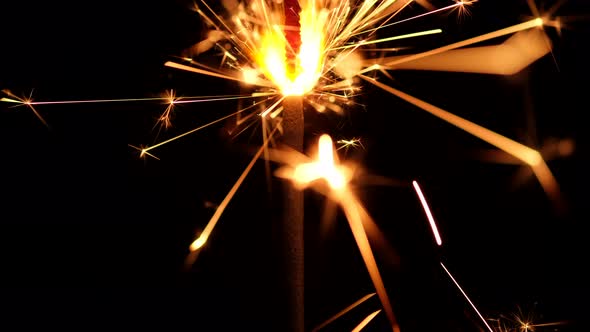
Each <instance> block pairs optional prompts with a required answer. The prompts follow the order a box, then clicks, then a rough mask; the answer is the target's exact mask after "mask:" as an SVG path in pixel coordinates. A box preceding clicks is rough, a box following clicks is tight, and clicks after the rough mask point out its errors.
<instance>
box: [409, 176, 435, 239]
mask: <svg viewBox="0 0 590 332" xmlns="http://www.w3.org/2000/svg"><path fill="white" fill-rule="evenodd" d="M412 185H413V186H414V189H415V190H416V194H418V198H420V202H421V203H422V207H423V208H424V212H425V213H426V217H427V218H428V222H429V223H430V228H431V229H432V234H433V235H434V239H435V240H436V244H438V245H439V246H441V245H442V239H441V238H440V234H439V232H438V227H436V222H435V221H434V217H433V216H432V212H430V208H429V207H428V202H426V198H425V197H424V194H423V193H422V190H421V189H420V186H419V185H418V182H416V181H412Z"/></svg>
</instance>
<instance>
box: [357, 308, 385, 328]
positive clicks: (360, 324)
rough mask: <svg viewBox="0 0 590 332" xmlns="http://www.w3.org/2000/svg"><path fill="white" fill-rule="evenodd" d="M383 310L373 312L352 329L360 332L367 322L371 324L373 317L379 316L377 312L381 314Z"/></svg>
mask: <svg viewBox="0 0 590 332" xmlns="http://www.w3.org/2000/svg"><path fill="white" fill-rule="evenodd" d="M380 312H381V310H377V311H375V312H373V313H371V314H369V316H367V317H365V319H363V320H362V321H361V322H360V323H359V325H357V326H356V327H355V328H354V329H352V332H360V331H361V330H362V329H364V328H365V326H367V324H369V323H370V322H371V321H372V320H373V318H375V316H377V314H379V313H380Z"/></svg>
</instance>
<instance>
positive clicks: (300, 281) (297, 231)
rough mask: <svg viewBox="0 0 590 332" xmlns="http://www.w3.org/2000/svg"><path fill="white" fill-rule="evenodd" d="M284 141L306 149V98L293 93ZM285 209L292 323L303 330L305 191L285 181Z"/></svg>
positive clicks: (287, 106)
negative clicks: (304, 143)
mask: <svg viewBox="0 0 590 332" xmlns="http://www.w3.org/2000/svg"><path fill="white" fill-rule="evenodd" d="M282 124H283V138H282V140H283V143H284V144H286V145H288V146H289V147H291V148H292V149H295V150H297V151H299V152H301V151H302V150H303V101H302V99H301V97H299V96H290V97H287V98H285V100H284V101H283V121H282ZM284 191H285V209H284V212H283V227H284V236H285V250H286V252H285V255H286V257H285V259H286V265H287V285H288V287H289V289H290V294H289V300H290V301H289V302H290V303H289V304H290V307H291V308H290V310H291V317H290V319H289V320H290V324H291V330H292V331H294V332H303V331H304V309H303V307H304V296H303V294H304V287H303V286H304V249H303V248H304V239H303V220H304V219H303V215H304V212H303V191H301V190H298V189H296V188H294V187H293V185H292V184H291V183H286V185H285V189H284Z"/></svg>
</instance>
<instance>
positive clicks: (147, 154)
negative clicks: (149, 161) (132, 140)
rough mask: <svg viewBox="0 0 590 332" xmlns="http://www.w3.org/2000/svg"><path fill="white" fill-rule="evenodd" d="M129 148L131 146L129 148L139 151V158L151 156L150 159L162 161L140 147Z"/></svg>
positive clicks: (132, 146)
mask: <svg viewBox="0 0 590 332" xmlns="http://www.w3.org/2000/svg"><path fill="white" fill-rule="evenodd" d="M127 146H129V147H131V148H133V149H135V150H137V151H139V157H140V158H143V157H144V156H150V157H152V158H154V159H156V160H160V158H158V157H156V156H155V155H153V154H151V153H149V152H147V151H145V149H144V148H140V147H138V146H135V145H131V144H127Z"/></svg>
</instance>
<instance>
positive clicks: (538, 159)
mask: <svg viewBox="0 0 590 332" xmlns="http://www.w3.org/2000/svg"><path fill="white" fill-rule="evenodd" d="M361 77H362V78H363V79H365V80H366V81H368V82H371V83H373V84H374V85H375V86H377V87H379V88H381V89H383V90H385V91H387V92H389V93H391V94H393V95H395V96H398V97H399V98H401V99H403V100H405V101H407V102H409V103H411V104H413V105H415V106H418V107H420V108H421V109H423V110H425V111H427V112H428V113H430V114H432V115H434V116H436V117H438V118H440V119H442V120H445V121H446V122H448V123H450V124H452V125H454V126H456V127H458V128H461V129H463V130H465V131H466V132H468V133H470V134H471V135H473V136H475V137H477V138H479V139H481V140H484V141H486V142H488V143H490V144H492V145H493V146H495V147H497V148H499V149H501V150H503V151H505V152H507V153H509V154H511V155H513V156H514V157H516V158H518V159H520V160H521V161H523V162H524V163H526V164H528V165H529V166H531V169H532V170H533V172H534V173H535V176H536V177H537V179H538V180H539V183H540V184H541V186H542V187H543V190H545V193H547V195H548V196H549V197H550V198H551V199H552V200H553V201H554V202H557V203H560V190H559V185H558V183H557V180H556V179H555V177H554V176H553V173H551V170H550V169H549V167H548V166H547V164H546V163H545V161H544V160H543V157H542V156H541V154H540V153H539V152H538V151H536V150H534V149H531V148H529V147H528V146H526V145H523V144H520V143H518V142H516V141H513V140H511V139H509V138H507V137H505V136H502V135H500V134H498V133H495V132H493V131H491V130H489V129H487V128H484V127H482V126H480V125H478V124H475V123H473V122H471V121H468V120H465V119H463V118H461V117H459V116H457V115H454V114H452V113H449V112H447V111H445V110H443V109H441V108H439V107H436V106H434V105H432V104H429V103H427V102H425V101H423V100H420V99H418V98H416V97H413V96H410V95H409V94H407V93H404V92H401V91H399V90H398V89H395V88H393V87H390V86H388V85H385V84H383V83H381V82H378V81H377V80H375V79H373V78H369V77H367V76H364V75H361Z"/></svg>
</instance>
